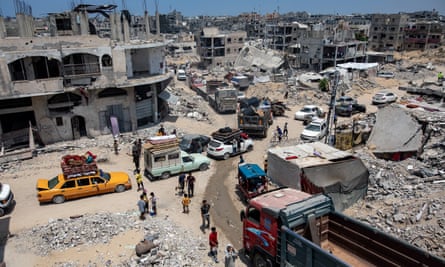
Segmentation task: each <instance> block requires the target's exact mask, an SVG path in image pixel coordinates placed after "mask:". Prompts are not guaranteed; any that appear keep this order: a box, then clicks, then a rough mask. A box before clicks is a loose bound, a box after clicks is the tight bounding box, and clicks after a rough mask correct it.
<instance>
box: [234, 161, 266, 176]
mask: <svg viewBox="0 0 445 267" xmlns="http://www.w3.org/2000/svg"><path fill="white" fill-rule="evenodd" d="M238 171H239V175H240V176H241V177H244V178H246V179H252V178H258V177H260V176H266V173H265V172H264V171H263V169H261V167H260V166H258V165H257V164H252V163H246V164H242V165H239V166H238Z"/></svg>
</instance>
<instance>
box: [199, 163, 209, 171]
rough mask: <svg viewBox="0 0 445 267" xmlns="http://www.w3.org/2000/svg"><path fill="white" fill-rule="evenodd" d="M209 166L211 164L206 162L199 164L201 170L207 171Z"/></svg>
mask: <svg viewBox="0 0 445 267" xmlns="http://www.w3.org/2000/svg"><path fill="white" fill-rule="evenodd" d="M208 168H209V165H207V164H206V163H203V164H201V165H199V170H200V171H205V170H207V169H208Z"/></svg>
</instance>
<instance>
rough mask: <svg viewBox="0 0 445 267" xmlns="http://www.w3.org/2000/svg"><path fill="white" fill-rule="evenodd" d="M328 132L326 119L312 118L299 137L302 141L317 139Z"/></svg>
mask: <svg viewBox="0 0 445 267" xmlns="http://www.w3.org/2000/svg"><path fill="white" fill-rule="evenodd" d="M327 133H328V127H327V123H326V120H324V119H314V120H313V121H312V122H311V123H309V124H308V125H307V126H306V127H305V128H304V129H303V131H302V132H301V134H300V139H301V140H304V141H319V140H321V139H322V138H323V137H325V136H326V135H327Z"/></svg>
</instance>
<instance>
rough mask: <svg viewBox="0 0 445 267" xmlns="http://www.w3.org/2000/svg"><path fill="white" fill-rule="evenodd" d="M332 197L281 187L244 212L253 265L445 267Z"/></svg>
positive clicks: (441, 261) (442, 261) (253, 201)
mask: <svg viewBox="0 0 445 267" xmlns="http://www.w3.org/2000/svg"><path fill="white" fill-rule="evenodd" d="M333 207H334V206H333V202H332V200H331V198H330V197H328V196H326V195H323V194H317V195H310V194H307V193H305V192H302V191H299V190H296V189H291V188H279V189H277V190H274V191H269V192H267V193H264V194H261V195H258V196H256V197H254V198H252V199H251V200H250V201H249V204H248V206H247V208H246V210H245V211H241V214H240V217H241V220H242V222H243V249H244V252H245V253H246V255H247V256H248V257H249V259H250V260H251V261H252V263H253V264H252V266H255V267H259V266H301V267H303V266H304V267H322V266H423V267H426V266H445V259H442V258H439V257H437V256H434V255H432V254H430V253H428V252H427V251H424V250H422V249H420V248H418V247H415V246H413V245H411V244H409V243H407V242H405V241H402V240H400V239H397V238H395V237H393V236H390V235H388V234H386V233H384V232H382V231H379V230H377V229H374V228H372V227H371V226H369V225H367V224H364V223H362V222H359V221H357V220H355V219H353V218H350V217H348V216H345V215H343V214H342V213H339V212H336V211H335V210H334V208H333Z"/></svg>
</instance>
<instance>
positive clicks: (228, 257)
mask: <svg viewBox="0 0 445 267" xmlns="http://www.w3.org/2000/svg"><path fill="white" fill-rule="evenodd" d="M237 257H238V252H236V250H235V248H234V247H233V246H232V244H227V246H226V251H225V255H224V267H235V260H236V258H237Z"/></svg>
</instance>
